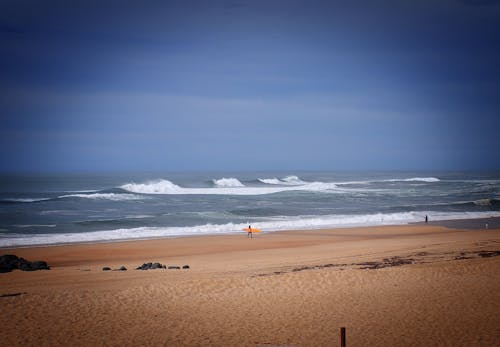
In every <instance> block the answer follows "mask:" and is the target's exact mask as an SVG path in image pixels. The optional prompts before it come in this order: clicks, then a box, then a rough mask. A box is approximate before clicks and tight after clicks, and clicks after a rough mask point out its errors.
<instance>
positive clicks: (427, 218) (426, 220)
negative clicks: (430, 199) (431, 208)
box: [425, 215, 429, 224]
mask: <svg viewBox="0 0 500 347" xmlns="http://www.w3.org/2000/svg"><path fill="white" fill-rule="evenodd" d="M428 221H429V217H428V216H427V215H425V224H427V222H428Z"/></svg>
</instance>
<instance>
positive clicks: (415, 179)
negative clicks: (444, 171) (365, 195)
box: [384, 177, 441, 183]
mask: <svg viewBox="0 0 500 347" xmlns="http://www.w3.org/2000/svg"><path fill="white" fill-rule="evenodd" d="M440 181H441V180H440V179H439V178H436V177H412V178H394V179H390V180H384V182H428V183H432V182H440Z"/></svg>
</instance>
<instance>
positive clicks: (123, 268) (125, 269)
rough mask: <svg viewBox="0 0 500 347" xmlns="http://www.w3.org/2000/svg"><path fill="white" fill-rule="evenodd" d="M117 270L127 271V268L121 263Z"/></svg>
mask: <svg viewBox="0 0 500 347" xmlns="http://www.w3.org/2000/svg"><path fill="white" fill-rule="evenodd" d="M119 270H120V271H127V268H126V267H125V266H123V265H122V266H121V267H120V269H119Z"/></svg>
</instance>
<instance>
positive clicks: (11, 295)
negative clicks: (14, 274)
mask: <svg viewBox="0 0 500 347" xmlns="http://www.w3.org/2000/svg"><path fill="white" fill-rule="evenodd" d="M24 294H28V293H27V292H19V293H9V294H1V295H0V298H10V297H13V296H20V295H24Z"/></svg>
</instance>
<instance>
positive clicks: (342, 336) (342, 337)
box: [340, 327, 346, 347]
mask: <svg viewBox="0 0 500 347" xmlns="http://www.w3.org/2000/svg"><path fill="white" fill-rule="evenodd" d="M340 347H346V344H345V328H344V327H342V328H340Z"/></svg>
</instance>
